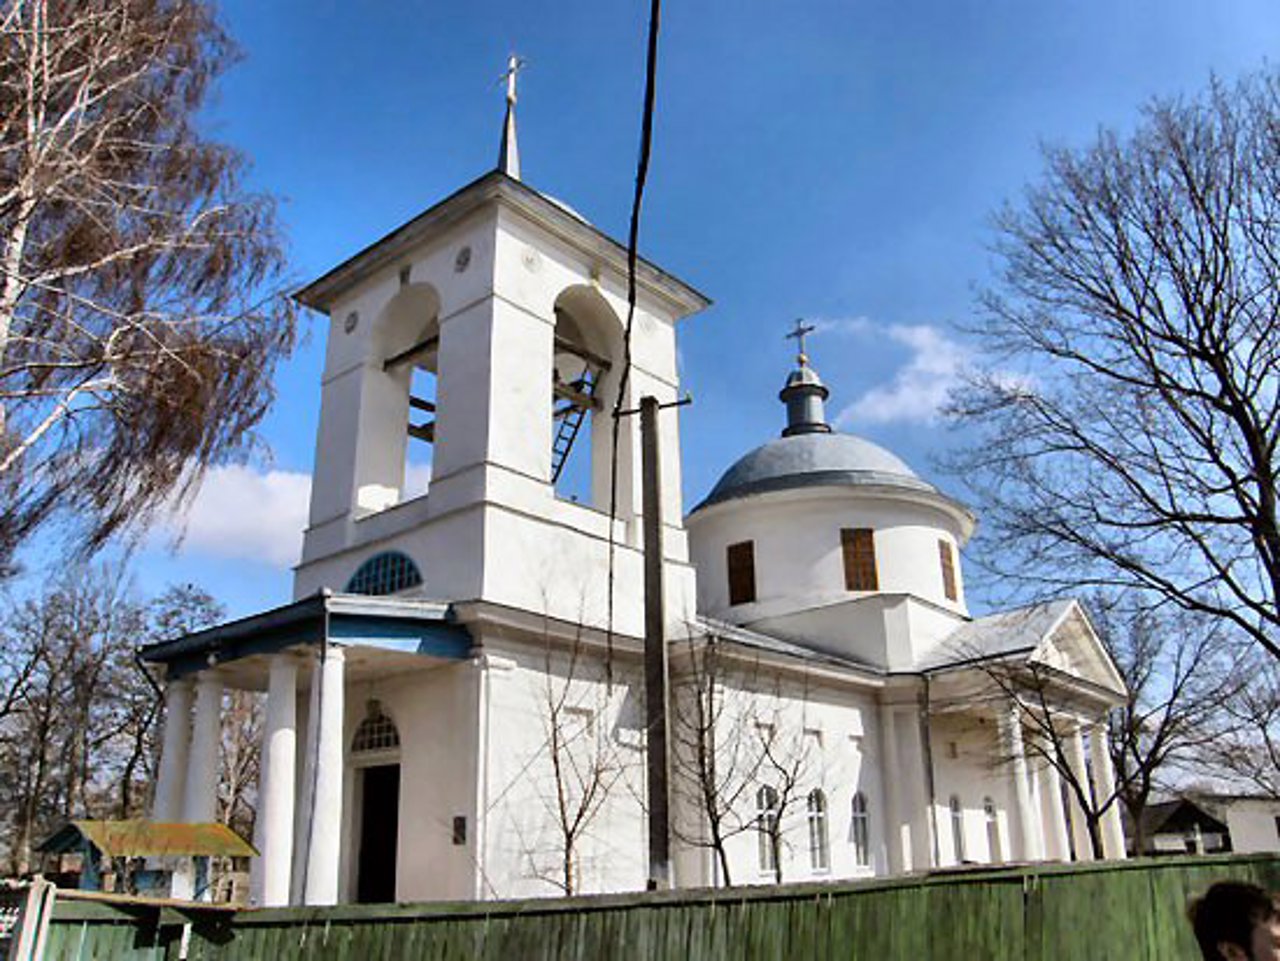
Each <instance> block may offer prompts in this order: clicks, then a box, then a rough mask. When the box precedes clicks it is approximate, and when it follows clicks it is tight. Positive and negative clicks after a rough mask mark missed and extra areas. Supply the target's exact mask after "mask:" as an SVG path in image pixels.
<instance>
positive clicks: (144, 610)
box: [0, 565, 220, 873]
mask: <svg viewBox="0 0 1280 961" xmlns="http://www.w3.org/2000/svg"><path fill="white" fill-rule="evenodd" d="M201 598H203V599H204V601H205V603H204V604H203V605H201V604H200V603H198V602H199V601H200V600H201ZM174 605H180V606H181V610H175V609H174ZM218 610H220V609H219V608H218V606H217V605H216V604H215V603H214V602H213V601H212V598H209V597H208V595H206V594H203V592H200V591H198V590H196V589H194V588H188V589H183V590H180V591H171V592H169V593H166V594H165V595H162V597H161V598H159V599H157V600H156V601H153V602H151V603H150V604H148V603H144V602H143V601H142V600H141V599H140V598H139V597H138V596H137V594H136V593H135V591H134V589H133V586H132V583H131V581H130V579H129V578H128V577H127V575H126V574H125V572H124V571H123V569H121V568H119V567H113V566H108V565H103V566H98V567H85V568H72V569H69V570H67V571H66V572H65V573H64V575H63V577H62V578H61V579H60V580H56V581H54V582H52V583H50V584H48V585H47V586H46V587H44V589H43V591H42V592H41V593H39V594H35V595H33V596H30V597H27V598H25V599H23V600H21V601H18V602H16V603H14V604H13V606H12V607H11V609H10V610H9V611H7V612H6V614H5V616H4V617H3V618H2V619H0V650H3V651H4V652H5V656H4V658H3V660H0V690H6V691H8V692H9V701H10V707H9V710H8V712H7V713H6V714H5V715H3V716H0V769H2V770H4V771H5V772H7V773H6V774H5V775H4V776H3V777H0V798H3V800H4V802H5V806H6V810H7V811H8V812H10V813H9V815H8V817H7V818H6V820H7V830H6V833H5V837H4V841H5V842H6V843H5V845H4V847H5V848H6V849H7V852H8V861H9V868H10V870H11V871H14V872H19V873H21V872H24V871H26V870H28V869H29V868H30V866H31V864H32V858H33V855H32V848H33V846H34V844H35V843H36V842H37V841H38V840H39V839H40V837H41V836H43V835H44V834H46V833H48V832H49V831H50V830H52V829H53V828H55V827H56V826H57V825H58V824H59V823H60V822H61V821H63V820H66V819H68V818H73V817H91V818H102V817H111V816H115V817H126V818H127V817H137V816H138V815H139V814H141V813H143V810H144V804H145V802H146V800H147V797H146V791H145V786H146V784H147V782H148V781H149V780H150V775H151V773H152V771H153V761H152V759H153V758H154V756H155V750H156V748H155V743H154V742H155V721H156V717H157V708H158V704H159V692H158V690H157V689H156V688H155V687H154V684H153V681H152V679H151V678H150V677H149V676H148V674H147V673H146V671H145V670H144V669H143V668H142V667H141V666H140V665H139V664H138V661H137V659H136V657H135V650H136V645H137V644H138V643H140V642H145V641H148V640H156V639H159V637H168V636H170V635H168V634H167V633H166V632H167V631H168V629H169V628H170V627H171V626H172V625H173V623H174V622H175V619H177V620H182V621H185V622H188V623H191V624H197V623H199V622H200V620H201V618H202V616H204V615H212V614H213V613H214V612H217V611H218ZM202 612H203V614H202Z"/></svg>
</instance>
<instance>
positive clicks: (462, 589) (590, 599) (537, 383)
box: [294, 115, 708, 636]
mask: <svg viewBox="0 0 1280 961" xmlns="http://www.w3.org/2000/svg"><path fill="white" fill-rule="evenodd" d="M507 119H508V122H507V125H506V137H507V138H508V140H513V139H514V119H513V118H512V117H511V116H510V115H509V116H508V118H507ZM513 146H514V144H510V145H509V146H506V147H504V151H503V156H505V157H507V158H508V162H507V164H506V169H497V170H494V171H492V172H490V173H489V174H487V175H485V176H484V177H481V178H480V179H479V180H477V181H475V182H473V183H471V184H469V185H468V186H466V187H464V188H462V189H461V190H459V191H458V192H457V193H455V194H453V195H452V196H450V197H449V198H447V199H446V200H444V201H442V202H441V203H439V204H437V205H435V206H434V207H431V208H430V209H428V210H427V211H425V212H424V213H422V214H420V215H419V216H418V217H416V218H414V219H413V220H411V221H409V222H408V223H406V224H405V225H403V226H401V227H400V228H398V229H397V230H395V231H393V232H391V233H390V234H388V235H387V236H386V237H384V238H382V239H381V240H379V241H377V242H376V243H374V244H373V245H371V246H369V247H367V248H365V249H364V250H363V251H361V252H360V253H359V254H357V255H356V256H354V257H352V258H351V259H350V260H348V261H346V262H345V263H343V264H341V265H339V266H338V267H336V268H334V269H333V270H331V271H329V273H327V274H325V275H324V276H323V277H321V278H320V279H318V280H316V281H315V282H313V283H312V284H310V285H308V286H307V287H306V288H304V289H303V290H302V291H301V292H300V293H299V294H298V299H299V301H300V302H301V303H303V304H304V305H306V306H308V307H311V308H313V309H316V310H319V311H323V312H325V313H327V314H328V316H329V334H328V344H327V351H326V367H325V373H324V376H323V381H322V401H321V415H320V426H319V433H318V437H317V444H316V459H315V469H314V474H313V486H312V502H311V513H310V524H309V526H308V529H307V531H306V535H305V538H304V546H303V556H302V561H301V563H300V564H299V566H298V568H297V570H296V575H295V585H294V593H295V596H297V597H302V596H306V595H308V594H311V593H314V592H315V591H317V590H319V589H322V588H329V589H332V590H341V589H342V588H343V585H344V584H347V583H348V582H349V581H350V579H351V577H352V575H353V574H354V572H355V571H357V570H358V569H359V568H360V566H361V564H362V563H364V562H365V561H367V560H368V559H369V558H371V557H373V556H375V555H377V554H379V553H383V552H399V553H400V554H403V555H404V556H405V557H407V558H408V559H409V560H410V561H412V562H413V564H414V565H415V566H416V567H417V568H418V569H419V570H420V571H421V578H420V580H419V582H418V583H415V584H413V585H412V586H406V587H405V588H404V590H403V591H402V593H405V594H410V595H415V596H422V597H426V598H430V599H432V600H441V601H451V602H454V603H455V604H458V603H470V602H474V603H476V604H481V605H484V604H489V605H498V606H501V607H503V608H514V609H519V610H525V611H533V612H536V613H539V614H544V615H551V616H555V617H558V618H562V619H564V620H567V621H570V622H576V623H586V624H590V625H596V626H602V625H603V621H604V617H605V611H606V609H607V607H608V598H607V597H606V596H605V590H606V587H605V585H606V583H607V578H606V577H605V571H606V569H607V568H606V564H607V556H608V551H609V546H608V545H609V540H610V537H612V540H613V542H614V545H615V549H614V554H615V578H614V580H615V585H616V586H615V597H614V608H615V610H614V617H615V620H614V626H615V629H617V630H619V631H623V632H627V633H634V634H635V635H637V636H638V635H639V634H640V633H641V623H642V607H641V602H642V599H641V597H640V584H641V583H642V577H641V575H640V569H641V568H640V540H641V528H642V525H641V523H640V497H639V490H640V485H639V472H640V463H639V438H638V424H637V423H636V421H637V418H626V419H624V420H622V421H621V422H620V423H619V429H618V436H617V444H616V449H615V444H614V436H613V435H614V425H613V418H612V408H613V404H614V402H615V400H616V399H617V393H618V384H619V383H620V381H621V380H622V377H623V366H624V362H625V351H624V324H623V318H625V317H626V315H627V300H626V290H627V265H626V250H625V248H624V247H623V246H622V245H621V244H619V243H617V242H616V241H614V240H612V239H611V238H609V237H607V236H606V235H605V234H603V233H602V232H601V231H599V230H598V229H596V228H595V227H594V226H592V225H591V224H590V223H589V222H588V221H586V220H585V219H584V218H583V217H582V216H580V215H579V214H577V213H576V212H575V211H573V210H572V209H571V208H569V207H567V206H566V205H565V204H563V203H561V202H559V201H557V200H554V199H552V198H550V197H547V196H546V195H544V194H541V193H539V192H538V191H536V190H534V189H532V188H530V187H529V186H527V185H526V184H524V183H523V182H522V181H520V180H519V179H517V176H513V175H512V174H513V172H514V173H515V174H517V175H518V172H519V171H518V167H515V166H514V165H513V164H511V163H510V157H511V156H512V154H513V153H514V151H513V150H512V149H511V147H513ZM636 280H637V301H636V313H635V321H634V324H633V332H632V342H631V352H630V353H631V365H630V368H629V370H628V371H627V375H626V393H625V396H624V397H623V399H622V403H623V406H624V407H626V408H634V407H636V406H638V404H639V400H640V398H641V397H642V396H646V395H652V396H655V397H657V398H658V399H659V400H660V401H661V402H671V401H674V400H675V399H676V396H677V393H678V384H677V373H676V359H675V358H676V354H675V325H676V323H677V322H678V321H679V320H680V319H682V318H683V317H685V316H687V315H689V314H691V313H694V312H696V311H698V310H700V309H702V308H703V307H705V306H706V305H707V303H708V301H707V300H706V299H705V298H704V297H703V296H702V295H701V294H699V293H698V292H697V291H696V290H694V289H692V288H690V287H689V286H687V285H686V284H684V283H682V282H681V281H679V280H677V279H675V278H674V277H673V276H671V275H670V274H668V273H666V272H665V271H662V270H660V269H659V268H657V267H655V266H653V265H652V264H650V263H648V262H647V261H644V260H640V261H639V263H638V266H637V277H636ZM662 431H663V434H662V437H661V439H660V443H661V445H662V447H663V451H662V463H663V469H664V479H663V480H664V484H663V489H664V498H665V500H664V505H663V509H664V518H665V521H666V524H667V525H668V534H667V537H666V543H667V545H668V547H667V553H668V561H669V562H670V564H671V565H672V574H671V583H672V585H673V586H672V589H671V590H669V597H670V598H671V605H670V606H671V610H672V612H673V613H672V616H673V617H680V616H683V615H684V614H686V613H689V612H691V611H692V609H693V588H692V585H693V573H692V568H691V567H689V565H688V561H687V545H686V543H685V538H684V530H683V526H682V522H681V517H682V510H681V501H680V493H679V492H680V456H679V433H678V422H677V418H676V417H675V416H674V415H673V416H671V417H668V418H664V419H663V427H662ZM615 462H616V472H617V503H616V507H617V511H616V520H615V521H614V522H613V524H614V526H613V530H612V531H611V530H610V519H609V517H608V513H607V512H608V509H609V504H610V486H611V485H610V480H611V474H612V473H613V471H614V469H615ZM428 477H429V483H428V484H427V485H426V489H425V493H422V491H421V481H422V480H423V479H425V478H428ZM415 479H416V481H417V483H416V484H415V483H414V481H415ZM632 568H634V570H632Z"/></svg>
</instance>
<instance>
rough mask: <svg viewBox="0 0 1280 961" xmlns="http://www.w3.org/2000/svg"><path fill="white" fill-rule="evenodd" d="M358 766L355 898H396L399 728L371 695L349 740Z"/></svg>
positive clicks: (361, 900) (377, 900)
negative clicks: (357, 839)
mask: <svg viewBox="0 0 1280 961" xmlns="http://www.w3.org/2000/svg"><path fill="white" fill-rule="evenodd" d="M351 763H352V765H353V767H355V768H356V798H355V812H354V813H355V816H356V818H357V819H358V820H357V822H356V823H357V824H358V832H359V833H358V837H359V848H358V849H357V852H356V901H358V902H359V903H361V904H379V903H384V902H388V901H394V900H395V899H396V855H397V851H398V848H399V843H400V732H399V730H398V729H397V728H396V725H395V722H394V721H392V720H391V718H389V717H388V716H387V715H386V714H384V713H383V711H382V704H381V702H379V701H377V700H373V699H371V700H370V701H369V702H368V704H367V705H366V709H365V717H364V720H362V721H361V722H360V726H359V727H357V728H356V733H355V736H354V737H353V738H352V739H351Z"/></svg>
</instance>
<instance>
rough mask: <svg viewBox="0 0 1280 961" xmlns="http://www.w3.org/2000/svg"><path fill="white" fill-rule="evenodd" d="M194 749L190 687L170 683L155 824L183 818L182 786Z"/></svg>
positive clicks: (154, 807)
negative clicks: (189, 753)
mask: <svg viewBox="0 0 1280 961" xmlns="http://www.w3.org/2000/svg"><path fill="white" fill-rule="evenodd" d="M190 749H191V683H190V682H189V681H170V682H169V684H168V686H167V687H166V689H165V694H164V742H163V745H162V746H161V748H160V772H159V775H158V776H157V778H156V796H155V799H154V800H153V802H152V805H151V818H152V820H154V821H177V820H179V819H180V818H181V817H182V795H183V790H182V788H183V784H184V783H185V782H186V779H187V757H188V752H189V751H190Z"/></svg>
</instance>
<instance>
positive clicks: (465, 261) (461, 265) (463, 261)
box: [453, 247, 471, 274]
mask: <svg viewBox="0 0 1280 961" xmlns="http://www.w3.org/2000/svg"><path fill="white" fill-rule="evenodd" d="M470 264H471V248H470V247H463V248H462V249H461V250H459V251H458V255H457V256H456V257H454V258H453V269H454V272H455V273H459V274H460V273H462V272H463V271H464V270H466V269H467V267H468V266H470Z"/></svg>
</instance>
